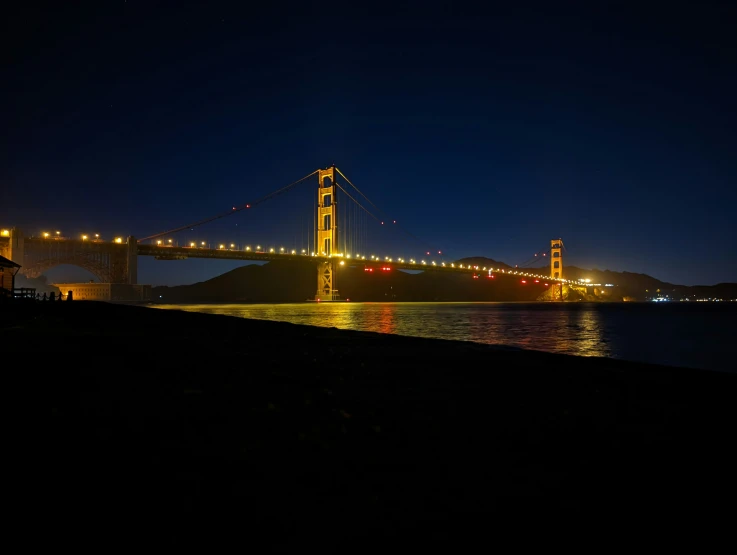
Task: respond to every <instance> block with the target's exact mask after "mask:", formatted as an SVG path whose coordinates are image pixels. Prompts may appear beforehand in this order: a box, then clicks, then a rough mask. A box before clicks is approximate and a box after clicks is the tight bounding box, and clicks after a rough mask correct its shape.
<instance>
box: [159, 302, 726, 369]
mask: <svg viewBox="0 0 737 555" xmlns="http://www.w3.org/2000/svg"><path fill="white" fill-rule="evenodd" d="M662 304H664V303H624V304H620V303H617V304H602V303H349V302H341V303H309V302H306V303H292V304H288V303H285V304H181V305H152V306H154V307H156V308H160V309H179V310H187V311H194V312H204V313H210V314H225V315H229V316H239V317H243V318H251V319H258V320H275V321H284V322H292V323H295V324H307V325H311V326H325V327H336V328H340V329H351V330H359V331H371V332H379V333H391V334H397V335H409V336H418V337H429V338H437V339H454V340H461V341H474V342H477V343H486V344H491V345H505V346H511V347H518V348H522V349H534V350H539V351H547V352H554V353H564V354H572V355H579V356H602V357H613V358H621V359H627V360H636V361H643V362H651V363H656V364H666V365H672V366H689V367H693V368H705V369H715V370H731V365H730V364H727V362H726V361H727V360H731V355H729V356H728V353H727V352H726V349H727V346H728V345H731V339H729V337H728V335H729V330H730V329H731V328H730V326H731V324H728V322H734V317H735V315H737V306H726V307H714V306H701V307H696V306H694V305H696V304H697V303H690V304H691V306H688V305H689V303H670V306H659V305H662ZM698 304H701V305H704V304H706V303H698ZM710 304H713V303H710ZM722 304H726V303H722ZM734 304H735V303H732V305H734ZM684 305H685V306H684Z"/></svg>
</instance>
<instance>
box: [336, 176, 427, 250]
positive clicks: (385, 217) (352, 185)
mask: <svg viewBox="0 0 737 555" xmlns="http://www.w3.org/2000/svg"><path fill="white" fill-rule="evenodd" d="M335 169H336V171H337V172H338V173H339V174H340V175H341V176H342V177H343V179H345V180H346V181H347V182H348V184H349V185H350V186H351V187H353V188H354V189H355V190H356V191H358V193H359V194H360V195H361V196H362V197H363V198H365V199H366V200H367V201H368V203H369V204H371V206H373V207H374V208H376V210H377V211H378V212H379V213H381V214H382V215H383V216H384V220H386V221H388V220H390V219H391V221H392V222H393V223H394V224H396V225H397V227H398V228H399V229H401V230H402V231H403V232H404V233H406V234H407V235H409V236H410V237H411V238H412V239H414V240H415V241H417V242H418V243H421V244H422V245H423V246H425V247H428V248H430V250H437V249H436V248H435V247H433V246H432V245H430V244H429V243H428V242H426V241H423V240H422V239H420V238H419V237H417V236H415V235H413V234H412V233H410V232H409V231H408V230H406V229H405V228H404V227H402V226H401V225H399V224H397V223H396V220H394V219H392V218H389V217H388V216H387V215H386V213H385V212H384V211H383V210H381V209H380V208H379V207H378V206H376V205H375V204H374V203H373V202H371V199H369V198H368V197H367V196H366V195H364V194H363V193H362V192H361V191H360V190H359V189H358V187H356V186H355V185H354V184H353V183H351V180H350V179H348V178H347V177H346V176H345V174H344V173H343V172H342V171H340V169H339V168H337V167H336V168H335ZM341 190H343V192H345V190H344V189H343V188H342V187H341ZM346 194H347V193H346ZM348 196H349V197H350V195H348ZM351 200H353V202H357V201H356V200H355V199H353V198H352V197H351ZM359 206H360V204H359ZM364 210H365V209H364ZM367 213H369V214H370V212H367ZM372 217H373V218H374V219H376V220H377V221H381V220H379V219H378V218H376V216H373V215H372ZM382 223H383V222H382ZM438 252H440V251H438Z"/></svg>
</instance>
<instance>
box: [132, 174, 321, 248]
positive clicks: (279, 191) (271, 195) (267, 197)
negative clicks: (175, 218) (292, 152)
mask: <svg viewBox="0 0 737 555" xmlns="http://www.w3.org/2000/svg"><path fill="white" fill-rule="evenodd" d="M318 171H319V170H315V171H314V172H312V173H311V174H309V175H306V176H304V177H303V178H302V179H298V180H297V181H294V182H292V183H290V184H289V185H285V186H284V187H282V188H281V189H277V190H276V191H273V192H271V193H269V194H268V195H264V196H263V197H261V198H259V199H256V200H255V201H253V202H249V203H248V204H244V205H243V206H241V207H240V208H236V207H235V206H234V207H233V209H232V210H228V211H227V212H223V213H222V214H218V215H217V216H212V217H211V218H207V219H205V220H200V221H199V222H195V223H193V224H189V225H183V226H181V227H178V228H176V229H170V230H168V231H162V232H161V233H157V234H155V235H149V236H148V237H144V238H143V239H138V243H140V242H141V241H148V240H149V239H156V238H157V237H161V236H162V235H169V234H170V233H177V232H179V231H183V230H185V229H192V228H195V227H197V226H200V225H203V224H207V223H210V222H213V221H215V220H218V219H220V218H224V217H225V216H230V215H231V214H235V213H236V212H240V211H241V210H245V209H246V208H252V207H254V206H256V205H257V204H261V203H262V202H266V201H267V200H271V199H272V198H274V197H278V196H279V195H281V194H282V193H286V192H287V191H288V190H289V189H291V188H292V187H294V186H295V185H298V184H299V183H302V182H303V181H304V180H305V179H308V178H310V177H312V176H313V175H315V174H316V173H317V172H318Z"/></svg>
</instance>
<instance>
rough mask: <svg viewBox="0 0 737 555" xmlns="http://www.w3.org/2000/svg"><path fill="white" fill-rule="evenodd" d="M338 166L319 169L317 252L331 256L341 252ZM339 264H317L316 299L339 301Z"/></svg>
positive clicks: (317, 253) (327, 262)
mask: <svg viewBox="0 0 737 555" xmlns="http://www.w3.org/2000/svg"><path fill="white" fill-rule="evenodd" d="M335 173H336V171H335V166H334V165H333V166H330V167H329V168H325V169H324V170H318V172H317V179H318V184H317V229H316V230H315V254H316V255H318V256H320V255H322V256H327V257H331V256H333V255H335V254H338V251H337V250H336V247H337V246H338V221H337V213H338V201H337V198H336V195H335V193H336V187H335ZM336 269H337V268H336V265H335V263H334V262H333V261H331V260H327V261H325V262H320V264H319V266H318V267H317V293H316V294H315V300H316V301H337V300H339V296H338V290H337V289H336V288H335V273H336V272H335V271H336Z"/></svg>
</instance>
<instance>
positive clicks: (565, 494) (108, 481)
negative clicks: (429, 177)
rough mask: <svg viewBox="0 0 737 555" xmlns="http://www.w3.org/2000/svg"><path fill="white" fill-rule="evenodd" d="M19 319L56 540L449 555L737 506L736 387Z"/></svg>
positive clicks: (628, 366)
mask: <svg viewBox="0 0 737 555" xmlns="http://www.w3.org/2000/svg"><path fill="white" fill-rule="evenodd" d="M2 313H3V328H2V329H1V330H0V333H1V336H2V350H3V354H4V356H5V361H6V362H5V366H6V372H18V373H21V374H22V375H23V376H24V378H22V381H23V382H24V383H25V384H26V385H27V386H28V387H30V388H35V389H33V390H34V391H39V392H40V391H43V392H44V395H43V401H42V404H43V407H42V411H43V417H42V422H41V423H40V426H39V428H38V430H36V431H35V432H32V433H30V434H29V435H30V436H32V439H30V440H29V441H28V443H29V447H28V453H37V454H38V456H36V457H29V459H30V461H31V462H29V463H28V468H26V469H25V470H26V471H28V472H29V473H30V474H32V475H33V476H34V478H33V479H29V480H28V482H27V484H28V485H27V488H28V494H27V495H28V497H29V498H30V499H33V501H30V500H28V499H27V500H26V503H27V504H28V506H29V507H30V509H28V510H30V518H33V519H37V520H38V521H39V522H41V523H42V526H41V527H46V528H48V529H51V528H54V529H55V528H57V527H58V529H59V530H61V531H59V532H56V533H55V534H56V535H53V536H52V537H59V536H58V534H62V535H64V536H66V537H67V538H68V539H69V538H72V541H83V540H84V541H87V540H90V539H93V538H98V537H100V538H106V539H107V540H109V539H110V538H118V537H119V538H124V539H127V540H131V539H132V540H134V541H139V540H141V541H143V540H144V539H151V538H154V539H156V540H163V541H172V542H185V543H187V542H193V543H194V542H199V541H204V542H206V543H211V542H213V541H215V540H218V539H222V538H226V537H227V538H233V537H238V538H241V539H242V540H243V541H244V542H247V543H248V545H249V546H251V548H252V550H253V551H256V552H274V551H283V552H290V553H294V552H303V551H305V550H309V551H313V550H314V551H321V552H323V553H325V552H333V551H336V552H337V551H340V552H346V553H358V552H360V553H363V552H375V551H376V549H377V548H381V549H384V548H386V547H387V546H395V547H396V546H411V547H412V550H413V551H414V550H416V549H421V550H425V548H426V547H436V548H441V549H442V550H443V551H450V550H452V549H451V548H450V547H449V546H453V548H454V549H455V548H458V547H459V546H463V545H466V544H467V545H471V544H473V542H475V541H477V540H479V538H482V539H483V538H486V540H484V541H487V540H488V537H487V536H488V530H489V528H488V527H489V525H490V522H494V521H495V519H496V517H494V516H492V515H498V514H504V515H506V516H509V515H519V517H520V518H522V519H534V518H536V517H541V516H542V517H543V518H548V517H555V518H561V516H562V515H576V514H588V515H596V517H597V518H601V519H603V520H606V519H617V518H620V519H621V518H622V517H623V515H627V517H628V518H630V517H632V515H634V514H640V515H653V516H655V515H657V516H658V517H660V516H662V515H681V516H682V515H683V514H684V511H686V512H693V511H696V510H698V511H699V512H702V513H703V512H704V511H710V510H713V511H715V512H718V511H719V507H720V506H721V505H722V503H723V501H725V500H728V501H729V506H730V507H731V506H732V505H733V504H734V501H733V499H734V495H735V493H736V492H737V488H735V479H734V474H735V472H734V470H735V463H736V462H737V457H736V456H735V454H734V453H733V443H734V437H735V423H737V406H736V403H735V400H736V399H737V374H723V373H713V372H707V371H703V370H689V369H678V368H669V367H659V366H648V365H643V364H634V363H624V362H618V361H613V360H608V359H587V358H576V357H568V356H563V355H549V354H543V353H534V352H522V351H514V350H499V349H494V348H490V347H487V346H482V345H477V344H472V343H464V342H444V341H435V340H426V339H419V338H407V337H399V336H391V335H379V334H371V333H361V332H351V331H341V330H336V329H328V328H313V327H305V326H298V325H293V324H286V323H276V322H263V321H250V320H245V319H238V318H231V317H227V316H212V315H204V314H197V313H184V312H177V311H169V310H152V309H150V308H145V307H135V306H120V305H113V304H105V303H96V302H79V301H75V302H71V303H66V302H62V303H56V304H53V305H52V304H51V303H38V304H33V305H29V306H27V307H23V308H18V309H11V307H9V306H5V307H2ZM39 395H40V393H39ZM34 508H35V509H34ZM697 508H698V509H697ZM34 511H36V512H35V514H34ZM546 515H547V516H546ZM152 519H153V520H152ZM152 522H153V524H151V523H152ZM49 527H50V528H49ZM208 538H209V539H208ZM107 540H106V541H107ZM306 546H307V547H306ZM318 546H319V547H318ZM382 546H383V547H382ZM313 548H314V549H313ZM462 550H464V551H466V549H465V547H464V548H462ZM103 551H105V550H103Z"/></svg>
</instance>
